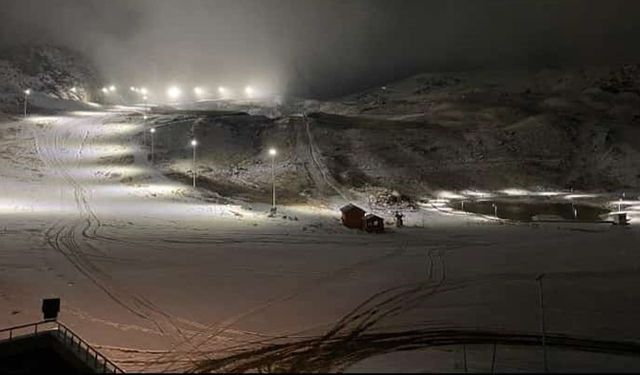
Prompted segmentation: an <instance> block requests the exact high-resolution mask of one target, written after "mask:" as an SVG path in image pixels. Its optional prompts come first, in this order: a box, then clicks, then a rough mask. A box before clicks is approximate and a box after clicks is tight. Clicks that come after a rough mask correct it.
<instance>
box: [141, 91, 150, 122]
mask: <svg viewBox="0 0 640 375" xmlns="http://www.w3.org/2000/svg"><path fill="white" fill-rule="evenodd" d="M147 99H149V97H147V96H146V95H145V96H143V97H142V100H144V119H145V120H146V119H147V113H148V112H149V106H148V104H147Z"/></svg>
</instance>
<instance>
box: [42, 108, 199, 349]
mask: <svg viewBox="0 0 640 375" xmlns="http://www.w3.org/2000/svg"><path fill="white" fill-rule="evenodd" d="M104 121H105V118H104V117H103V118H99V119H96V122H99V123H103V122H104ZM83 125H84V126H85V127H86V126H94V127H98V126H100V125H98V124H93V123H92V124H86V123H85V122H83V121H82V120H78V119H75V120H70V121H68V122H59V123H56V124H53V125H49V126H46V127H45V128H44V132H41V133H39V134H36V135H35V136H34V139H35V142H36V151H37V154H38V155H39V157H40V159H41V160H42V161H43V163H44V164H45V165H46V166H47V167H48V168H49V170H51V171H53V172H55V173H57V174H58V176H59V177H60V179H61V180H62V182H63V185H64V186H65V187H67V188H69V189H70V190H71V191H72V198H73V203H74V205H75V208H76V210H77V214H76V215H74V217H73V218H71V219H69V220H64V219H61V220H59V221H57V222H56V223H54V224H53V225H51V226H50V227H49V228H48V229H47V230H46V231H45V233H44V237H45V242H46V243H47V244H48V245H49V246H50V247H51V248H53V249H55V250H56V251H57V252H59V253H60V254H62V255H63V256H64V257H65V258H66V259H67V260H68V261H69V263H71V264H72V265H73V266H74V267H75V268H76V269H77V270H78V272H80V273H81V274H83V275H84V276H85V277H86V278H87V279H88V280H90V281H91V282H92V283H93V284H94V285H96V286H97V287H98V288H99V289H100V290H102V291H103V292H104V293H105V294H106V295H107V296H108V297H109V298H110V299H111V300H113V301H114V302H115V303H117V304H118V305H120V306H121V307H123V308H124V309H126V310H128V311H129V312H131V313H132V314H134V315H136V316H138V317H140V318H142V319H145V320H147V321H149V322H151V323H152V324H153V325H154V326H155V327H156V328H157V329H158V331H159V332H160V333H161V334H163V335H167V336H170V337H174V338H183V337H184V329H183V328H181V327H180V325H179V324H178V323H177V319H176V318H174V317H172V316H170V315H169V314H167V313H165V312H164V311H162V310H161V309H160V308H158V307H157V306H155V305H154V304H153V303H152V302H151V301H149V300H148V299H147V298H145V297H144V296H141V295H139V294H136V293H134V292H132V291H131V290H130V289H128V288H126V287H123V286H121V285H119V284H118V282H117V281H116V280H114V279H113V278H112V277H111V276H110V275H109V274H108V272H106V271H105V270H104V269H102V268H101V267H100V266H98V265H97V264H96V263H94V262H93V261H92V260H91V259H92V258H97V257H104V256H107V253H106V252H105V251H103V250H101V249H100V248H99V247H97V246H95V245H94V243H95V242H98V241H107V242H113V241H118V242H121V241H120V240H118V239H115V238H111V237H107V236H103V235H101V234H99V229H100V228H101V227H102V222H101V221H100V218H99V217H98V216H97V215H96V213H95V212H94V211H93V210H92V208H91V205H90V204H89V201H88V198H87V195H88V194H87V190H86V188H85V187H83V186H82V185H81V184H80V183H79V182H78V181H76V180H75V179H74V178H73V177H72V176H71V175H70V174H69V169H70V168H78V167H79V164H80V161H81V158H82V156H81V154H82V151H83V149H84V148H85V147H86V146H87V142H88V139H89V138H90V137H89V135H90V134H89V130H86V131H84V132H83V133H80V134H77V133H76V130H77V129H82V126H83ZM73 141H79V143H78V144H73ZM74 147H75V149H74ZM70 151H74V155H73V156H74V157H75V161H76V163H68V164H67V163H65V162H63V161H62V160H61V159H60V157H59V155H60V154H61V153H62V152H67V153H68V152H70ZM189 325H190V326H191V327H190V329H191V330H197V327H195V326H194V325H195V324H189Z"/></svg>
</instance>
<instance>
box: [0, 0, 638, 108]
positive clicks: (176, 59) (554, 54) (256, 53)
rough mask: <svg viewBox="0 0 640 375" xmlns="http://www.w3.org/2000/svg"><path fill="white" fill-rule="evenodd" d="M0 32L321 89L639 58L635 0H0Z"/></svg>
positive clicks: (7, 37) (143, 63)
mask: <svg viewBox="0 0 640 375" xmlns="http://www.w3.org/2000/svg"><path fill="white" fill-rule="evenodd" d="M0 9H1V10H2V11H1V12H0V43H2V45H4V46H7V45H11V44H16V43H51V44H56V45H61V46H65V47H69V48H72V49H75V50H78V51H79V52H81V53H83V54H85V55H87V56H88V57H89V58H90V59H92V60H93V61H94V62H95V64H96V66H97V67H98V68H99V69H100V70H101V72H102V74H103V75H104V77H106V78H107V79H110V80H113V81H117V82H139V83H144V84H148V85H150V86H153V85H154V84H155V85H165V84H166V83H167V82H178V83H182V84H185V85H186V84H192V83H198V84H211V85H218V84H225V85H232V86H233V85H236V86H240V85H245V84H247V83H251V84H253V85H256V86H258V87H261V88H263V89H265V90H269V91H273V92H280V93H288V94H295V95H302V96H309V97H331V96H337V95H343V94H346V93H349V92H353V91H356V90H358V89H361V88H364V87H367V86H371V85H376V84H380V83H383V82H386V81H390V80H393V79H397V78H400V77H403V76H406V75H408V74H412V73H416V72H419V71H433V70H465V69H476V68H503V67H528V68H529V67H530V68H538V67H545V66H557V65H594V64H596V65H597V64H610V63H621V62H636V61H638V60H639V59H640V47H638V44H637V40H638V38H639V37H640V26H638V22H636V21H637V15H638V14H640V2H637V1H620V0H618V1H555V0H550V1H541V0H535V1H504V0H503V1H476V0H458V1H427V0H421V1H410V0H407V1H402V0H400V1H398V0H393V1H389V0H386V1H385V0H368V1H361V0H339V1H338V0H323V1H311V0H261V1H258V0H233V1H230V0H217V1H213V0H210V1H202V0H180V1H177V0H136V1H124V0H109V1H105V0H20V1H18V0H0Z"/></svg>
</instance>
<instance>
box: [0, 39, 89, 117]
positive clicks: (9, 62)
mask: <svg viewBox="0 0 640 375" xmlns="http://www.w3.org/2000/svg"><path fill="white" fill-rule="evenodd" d="M99 82H100V76H99V74H98V73H97V71H96V70H95V69H94V68H93V67H92V64H91V63H90V62H89V61H88V60H87V59H86V58H84V57H83V56H81V55H79V54H78V53H76V52H74V51H71V50H68V49H65V48H60V47H54V46H46V45H45V46H34V45H28V46H15V47H11V48H7V49H3V50H1V51H0V110H4V111H8V112H13V111H14V110H15V108H16V106H17V105H18V106H19V105H20V103H21V100H22V97H23V91H24V90H25V89H27V88H29V89H31V91H32V92H33V95H34V96H35V97H36V98H37V100H36V102H38V101H39V102H41V105H42V106H47V104H49V102H50V101H51V100H56V99H58V100H59V101H62V100H80V99H82V100H92V99H93V98H92V97H91V93H94V92H96V91H97V90H96V89H97V88H98V87H99ZM72 88H75V89H74V90H72ZM38 99H39V100H38ZM47 99H51V100H47Z"/></svg>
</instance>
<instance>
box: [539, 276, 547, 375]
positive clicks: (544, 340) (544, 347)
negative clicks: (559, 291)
mask: <svg viewBox="0 0 640 375" xmlns="http://www.w3.org/2000/svg"><path fill="white" fill-rule="evenodd" d="M543 277H544V273H542V274H540V275H538V277H536V280H537V281H538V291H539V295H540V315H541V319H540V330H541V331H542V352H543V353H544V372H549V364H548V362H547V334H546V327H545V321H544V291H543V288H542V278H543Z"/></svg>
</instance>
